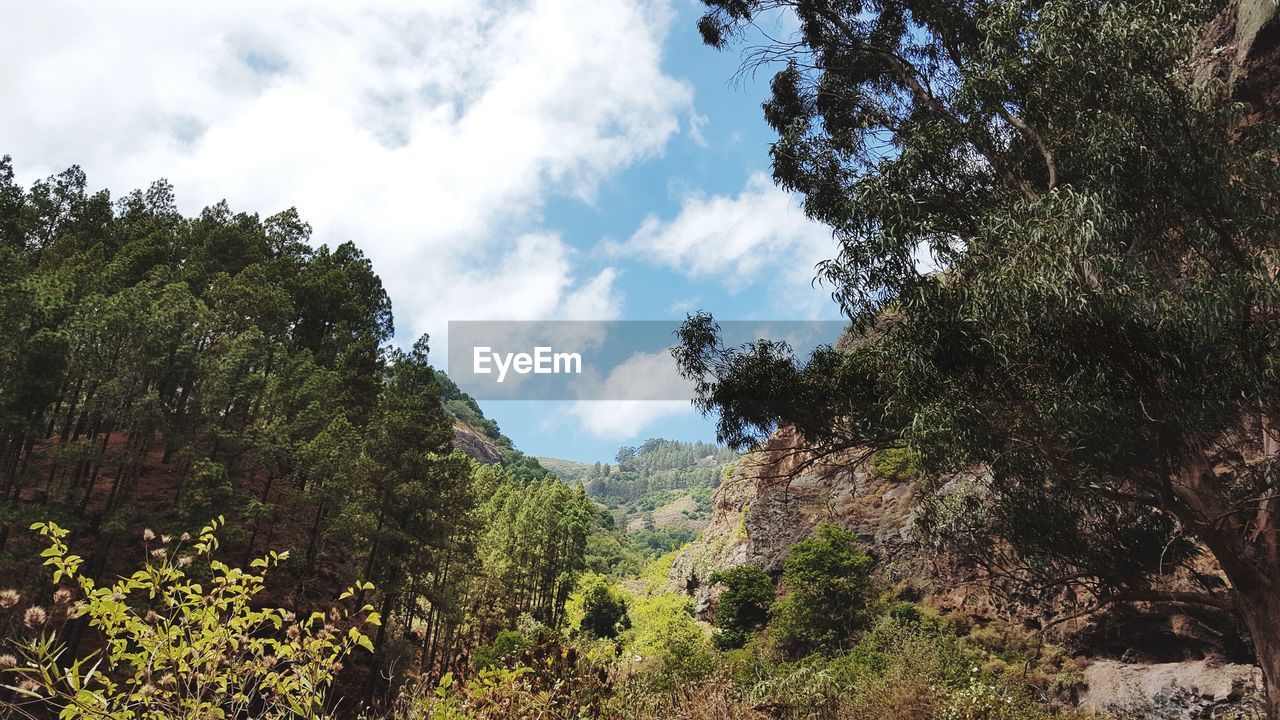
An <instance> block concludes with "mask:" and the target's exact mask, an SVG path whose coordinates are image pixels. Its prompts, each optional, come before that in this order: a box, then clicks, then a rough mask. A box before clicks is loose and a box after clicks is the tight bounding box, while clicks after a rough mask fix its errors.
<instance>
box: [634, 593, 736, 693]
mask: <svg viewBox="0 0 1280 720" xmlns="http://www.w3.org/2000/svg"><path fill="white" fill-rule="evenodd" d="M629 614H630V617H631V629H630V630H627V631H626V632H624V633H622V635H621V636H619V639H620V640H621V641H622V643H623V647H624V650H625V653H626V655H627V656H628V657H629V659H630V660H631V662H633V663H636V664H637V666H638V668H639V669H640V670H641V671H642V672H643V673H644V674H645V676H646V678H647V679H648V680H649V684H650V686H651V687H652V688H653V689H655V690H667V689H670V688H672V687H676V686H679V685H683V684H685V683H688V682H691V681H694V680H699V679H702V678H705V677H707V676H708V675H710V674H711V673H712V672H713V671H714V670H715V657H714V655H713V654H712V649H711V643H710V640H709V638H708V637H707V633H706V632H705V631H704V630H703V629H702V627H701V626H699V625H698V622H697V621H696V620H694V618H693V605H692V603H691V602H690V601H689V599H688V598H686V597H684V596H682V595H673V594H669V593H664V594H659V595H653V596H650V597H637V598H635V599H634V600H633V601H632V602H631V609H630V613H629Z"/></svg>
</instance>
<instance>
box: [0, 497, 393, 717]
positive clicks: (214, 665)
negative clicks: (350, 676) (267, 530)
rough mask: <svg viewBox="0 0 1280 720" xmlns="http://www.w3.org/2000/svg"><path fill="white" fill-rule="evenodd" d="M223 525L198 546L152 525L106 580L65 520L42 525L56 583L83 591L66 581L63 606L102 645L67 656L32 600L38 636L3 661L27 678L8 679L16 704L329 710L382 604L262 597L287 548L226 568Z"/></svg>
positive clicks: (66, 711)
mask: <svg viewBox="0 0 1280 720" xmlns="http://www.w3.org/2000/svg"><path fill="white" fill-rule="evenodd" d="M222 525H223V520H222V519H221V518H219V519H218V520H215V521H213V522H211V523H210V524H209V525H208V526H206V527H205V528H204V529H203V530H201V531H200V534H199V535H198V536H197V537H196V538H194V540H192V541H191V542H190V544H189V545H188V544H187V541H188V538H187V536H185V535H184V536H183V537H182V538H180V539H179V540H178V541H177V542H170V541H167V539H164V540H162V542H161V543H158V544H155V545H152V542H153V541H154V540H155V538H154V536H153V535H152V534H151V532H150V531H147V538H146V539H147V547H148V549H149V559H148V561H147V563H146V564H145V565H144V566H143V568H142V569H140V570H138V571H136V572H134V573H133V574H132V575H130V576H128V577H126V578H123V579H121V580H119V581H117V582H115V583H113V584H111V585H103V586H99V585H98V584H97V583H96V582H95V581H94V580H93V579H92V578H91V577H89V576H87V575H84V574H82V573H81V572H80V567H81V564H82V560H81V558H79V557H78V556H76V555H74V554H71V552H70V550H69V548H68V546H67V544H66V537H67V535H68V531H67V530H64V529H63V528H61V527H59V526H58V525H56V524H54V523H36V524H35V525H33V526H32V529H33V530H35V531H37V532H38V533H39V534H40V535H42V536H44V537H46V538H47V539H48V541H49V543H50V546H49V548H48V549H47V550H45V552H44V553H42V557H44V558H45V562H44V564H45V565H46V566H49V567H51V568H52V569H53V582H54V584H55V585H57V584H58V583H60V582H69V583H73V584H74V586H75V587H76V589H77V590H78V593H75V592H73V591H72V590H70V589H67V588H61V589H59V590H58V593H57V594H56V595H55V599H56V600H57V601H58V602H59V603H60V604H61V605H62V606H64V607H65V608H66V609H65V616H64V617H65V620H66V621H67V623H68V624H74V623H76V622H80V623H86V624H87V626H88V627H89V628H92V629H93V630H94V631H96V632H97V633H98V634H99V636H100V642H99V643H97V644H99V645H100V646H101V648H102V649H101V650H99V651H95V652H94V653H92V654H90V655H88V656H85V657H81V658H74V659H73V658H69V657H67V656H66V647H65V645H63V644H62V643H61V641H60V640H59V634H58V633H57V632H56V631H55V630H54V629H53V628H52V627H51V624H50V623H49V620H50V617H49V615H48V613H47V611H46V610H44V609H43V608H41V607H36V606H32V607H31V608H28V609H27V611H26V612H25V618H26V625H27V627H29V628H31V629H32V630H33V631H35V632H37V635H36V636H35V637H34V638H31V639H30V640H28V641H26V642H25V643H22V644H20V645H19V646H18V649H19V651H20V652H21V653H22V659H21V660H20V661H18V664H17V666H16V667H14V668H10V669H8V670H6V673H7V674H10V675H16V676H17V677H20V678H22V680H21V682H20V683H18V684H16V685H6V687H7V688H8V689H9V690H11V691H12V692H15V693H17V696H18V698H20V699H19V700H18V701H17V705H16V706H21V704H22V703H23V701H24V700H26V701H28V702H29V703H36V702H50V703H52V704H53V706H54V707H55V708H56V709H57V710H58V716H59V717H60V718H65V719H68V720H70V719H72V718H112V719H113V720H117V719H118V720H129V719H131V718H139V719H144V718H145V719H153V720H162V719H163V720H169V719H170V718H206V717H240V716H243V715H246V714H248V713H252V714H253V716H254V717H261V718H308V719H309V718H317V717H325V716H327V715H328V712H329V710H330V708H329V706H328V700H329V698H328V693H329V690H330V688H331V687H332V685H333V683H334V679H335V676H336V673H337V672H338V670H339V669H340V668H341V662H342V660H343V659H344V657H346V656H347V655H348V654H350V653H351V652H352V651H354V650H355V649H356V648H363V649H365V650H372V649H373V645H372V643H371V642H370V640H369V638H368V637H367V636H366V635H365V634H364V633H363V632H362V631H361V627H362V626H363V625H378V624H380V622H381V620H380V618H379V616H378V614H377V613H375V612H374V611H373V607H372V606H368V605H366V606H365V607H364V608H363V609H362V610H361V611H360V612H359V613H358V614H357V615H354V616H352V615H349V614H348V613H347V612H346V611H344V610H341V609H340V606H336V607H335V608H334V610H333V611H332V612H331V613H330V614H328V615H326V614H325V613H319V612H317V613H313V614H312V615H311V616H310V617H308V618H307V619H305V620H297V619H295V618H294V615H293V613H292V612H289V611H287V610H284V609H279V608H270V607H261V606H260V604H259V603H258V601H257V600H256V599H255V598H256V596H258V595H260V594H261V593H262V590H263V587H264V581H265V575H266V574H267V573H268V572H270V571H271V570H272V569H274V568H275V567H276V566H277V565H278V564H279V563H281V562H283V561H284V560H285V559H286V558H287V556H288V553H274V552H272V553H269V554H267V555H265V556H263V557H261V558H259V559H256V560H254V561H253V562H252V564H251V567H252V570H250V571H245V570H241V569H239V568H233V567H229V566H227V565H225V564H224V563H222V562H221V561H218V560H216V559H214V558H213V552H214V550H216V549H217V547H218V540H217V537H216V535H215V533H216V531H217V530H218V529H220V528H221V527H222ZM190 573H198V574H199V575H200V576H203V577H204V578H207V579H206V580H204V581H198V580H197V579H196V578H194V577H192V575H191V574H190ZM371 589H372V586H370V585H368V584H364V585H361V586H360V587H359V588H358V590H359V591H360V592H365V591H368V590H371ZM356 591H357V588H352V589H351V590H348V591H347V592H346V593H344V594H343V596H342V598H341V599H346V598H350V597H352V596H353V595H354V594H355V592H356ZM77 594H78V598H77V597H76V595H77ZM73 601H74V603H73ZM72 603H73V604H72Z"/></svg>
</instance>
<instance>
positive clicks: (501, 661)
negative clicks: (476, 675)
mask: <svg viewBox="0 0 1280 720" xmlns="http://www.w3.org/2000/svg"><path fill="white" fill-rule="evenodd" d="M533 645H534V643H533V640H531V639H529V638H528V637H526V636H525V635H524V634H523V633H521V632H520V631H518V630H502V631H501V632H499V633H498V636H497V637H495V638H494V639H493V642H491V643H489V644H488V645H481V646H480V647H478V648H476V650H475V653H474V654H472V656H471V664H472V665H474V666H475V667H476V669H477V670H483V669H485V668H492V667H498V666H503V665H508V664H510V662H511V661H512V660H514V659H515V658H517V657H519V655H520V653H521V652H523V651H525V650H528V649H529V648H531V647H533Z"/></svg>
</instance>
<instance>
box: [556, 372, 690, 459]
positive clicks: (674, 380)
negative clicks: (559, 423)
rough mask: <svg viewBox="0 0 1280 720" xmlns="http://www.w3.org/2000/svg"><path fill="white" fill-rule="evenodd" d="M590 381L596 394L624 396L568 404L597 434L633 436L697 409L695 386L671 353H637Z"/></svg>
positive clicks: (587, 428) (618, 437)
mask: <svg viewBox="0 0 1280 720" xmlns="http://www.w3.org/2000/svg"><path fill="white" fill-rule="evenodd" d="M585 385H586V387H588V389H589V394H590V396H591V397H593V398H620V399H617V400H579V401H576V402H574V403H572V404H570V405H568V406H567V408H566V412H567V413H568V415H569V416H570V417H571V418H573V419H574V420H575V421H576V422H577V424H578V426H579V427H580V428H581V429H582V430H583V431H585V432H587V433H589V434H591V435H594V436H596V437H600V438H608V439H616V440H623V439H627V438H632V437H636V436H638V435H640V433H641V432H642V431H643V430H644V429H645V428H646V427H649V426H650V425H653V424H654V423H656V422H657V421H659V420H664V419H667V418H671V417H676V416H688V415H692V414H693V413H694V409H693V406H692V405H691V404H690V403H689V400H688V399H687V398H691V397H693V386H692V384H691V383H690V382H689V381H688V380H687V379H685V378H683V377H681V375H680V371H679V369H678V368H677V367H676V362H675V359H674V358H673V357H672V356H671V353H670V352H666V351H659V352H637V353H635V354H633V355H631V357H629V358H627V359H626V360H625V361H623V362H621V363H619V364H618V365H617V366H616V367H614V368H612V369H611V370H610V371H609V374H608V376H607V377H605V378H604V379H603V380H597V379H594V378H591V379H588V382H587V383H586V384H585ZM636 398H649V399H636ZM671 398H686V399H681V400H673V399H671Z"/></svg>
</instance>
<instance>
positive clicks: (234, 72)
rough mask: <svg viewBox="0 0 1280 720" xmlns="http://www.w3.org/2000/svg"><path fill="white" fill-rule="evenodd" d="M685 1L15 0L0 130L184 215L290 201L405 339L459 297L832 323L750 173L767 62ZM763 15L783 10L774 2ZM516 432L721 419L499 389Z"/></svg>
mask: <svg viewBox="0 0 1280 720" xmlns="http://www.w3.org/2000/svg"><path fill="white" fill-rule="evenodd" d="M699 13H700V3H698V2H695V0H484V1H483V2H480V1H477V2H467V3H456V2H443V1H442V0H372V1H371V2H368V3H358V4H357V3H349V2H339V1H338V0H331V1H328V2H325V1H322V0H281V1H280V2H275V3H269V4H262V3H254V2H249V1H247V0H228V1H226V2H220V3H198V4H197V3H183V4H173V3H166V2H159V1H158V0H156V1H151V2H147V1H142V0H137V1H134V2H127V3H122V4H119V5H114V4H113V5H112V6H111V7H105V4H96V5H85V4H83V3H78V2H74V1H73V0H51V1H50V2H44V3H28V4H25V5H22V6H19V7H15V8H14V9H13V10H12V11H11V13H10V14H11V15H12V22H9V23H7V24H6V26H5V27H3V28H0V59H2V60H3V62H4V63H5V64H6V67H8V68H10V72H8V73H6V74H5V77H3V78H0V92H3V94H4V96H5V97H6V98H7V100H8V105H9V108H8V111H7V112H6V113H5V114H4V116H3V117H0V145H2V148H0V152H6V153H10V154H12V155H13V156H14V161H15V166H16V168H17V170H18V172H19V174H20V176H21V179H22V180H24V181H27V182H30V181H32V180H34V179H37V178H40V177H43V176H46V175H48V174H51V173H53V172H57V171H59V170H61V169H63V168H65V167H66V166H68V165H71V164H79V165H81V166H82V167H83V168H84V169H85V171H86V173H87V174H88V177H89V181H90V184H91V185H93V186H95V187H105V188H108V189H109V190H110V191H111V192H112V193H114V194H117V195H119V194H122V193H123V192H126V191H128V190H131V189H133V188H137V187H142V186H145V185H146V184H148V183H149V182H151V181H153V180H155V179H157V178H160V177H165V178H168V179H169V180H170V181H171V182H172V183H173V184H174V186H175V188H176V192H177V195H178V200H179V203H180V205H181V207H182V209H183V210H184V211H185V212H188V213H195V212H198V211H199V210H200V208H202V207H204V206H206V205H209V204H211V203H214V202H217V201H218V200H221V199H224V198H225V199H227V200H228V201H229V202H230V203H231V205H232V207H233V209H236V210H245V211H253V212H259V213H261V214H264V215H267V214H271V213H273V212H276V211H279V210H282V209H284V208H287V207H291V206H295V207H297V208H298V210H299V211H300V212H301V214H302V215H303V217H304V218H306V219H307V220H308V221H309V222H310V223H311V224H312V226H313V229H314V234H313V242H315V243H317V244H318V243H336V242H342V241H346V240H352V241H354V242H355V243H356V244H357V245H358V246H360V247H361V249H362V250H364V252H365V253H366V254H367V255H368V256H369V257H370V259H371V260H372V261H373V263H374V267H375V269H376V270H377V271H378V273H379V274H380V275H381V276H382V278H383V280H384V283H385V285H386V287H387V290H388V292H389V294H390V295H391V298H392V302H393V305H394V309H395V315H396V325H397V337H396V340H397V342H399V343H403V344H408V343H409V342H412V340H413V339H414V338H416V337H417V336H418V335H420V334H422V333H428V334H430V335H431V337H432V346H433V348H434V351H433V356H434V357H435V358H436V359H437V362H440V363H443V358H444V357H445V355H444V347H445V344H447V337H446V335H445V332H444V331H445V327H446V324H447V322H448V321H450V320H486V319H503V320H507V319H516V320H542V319H578V320H596V319H599V320H616V319H635V320H654V319H672V318H680V317H683V316H684V314H685V312H687V311H691V310H696V309H703V310H708V311H711V312H713V313H714V314H715V315H716V316H717V317H718V318H723V319H776V320H790V319H835V318H836V317H838V315H837V314H836V312H835V307H834V305H832V304H831V303H830V301H829V300H827V299H826V293H825V292H824V291H822V290H821V289H814V288H811V287H810V285H809V281H810V280H811V278H812V266H813V264H814V263H815V262H816V261H817V260H820V259H822V258H825V257H827V256H829V255H830V254H831V251H832V243H831V240H830V236H829V233H828V231H827V230H826V229H825V228H822V227H819V226H816V225H814V224H813V223H810V222H809V221H808V220H806V219H805V218H804V217H803V215H802V213H801V212H800V211H799V209H798V203H797V202H796V201H795V199H794V198H792V197H790V196H789V195H788V194H786V193H784V192H782V191H780V190H778V189H777V188H776V187H774V186H773V184H772V183H771V181H770V180H769V179H768V148H769V143H770V141H771V139H772V133H771V131H770V130H769V129H768V127H767V126H766V125H765V124H764V122H763V120H762V118H761V112H760V103H761V102H762V101H763V100H764V98H765V96H766V94H767V86H768V79H769V73H768V72H767V71H765V72H762V73H761V74H760V75H758V76H757V77H756V78H754V79H753V78H751V77H745V78H736V79H735V74H736V72H737V70H738V64H739V59H738V56H737V54H736V53H734V52H730V53H724V52H717V51H714V50H712V49H709V48H706V47H704V46H703V45H702V44H701V42H700V39H699V37H698V33H697V31H696V28H695V23H696V20H697V18H698V15H699ZM775 29H776V31H777V32H778V33H781V34H785V33H786V32H787V23H786V22H785V21H776V25H775ZM483 407H484V409H485V411H486V413H487V414H488V415H490V416H491V417H493V418H495V419H496V420H497V421H498V423H499V424H500V425H501V427H502V428H503V430H504V431H505V432H506V433H507V434H508V435H509V436H511V437H512V439H513V440H514V441H515V443H516V445H517V446H518V447H520V448H521V449H522V450H524V451H526V452H528V453H531V454H535V455H553V456H558V457H566V458H572V459H577V460H585V461H592V460H605V459H609V458H612V456H613V454H614V452H615V450H616V449H617V448H618V447H619V446H620V445H624V444H636V443H638V442H641V441H643V440H644V439H645V438H647V437H654V436H662V437H672V438H681V439H689V440H695V439H702V440H709V439H712V437H713V435H714V432H713V427H712V424H711V422H710V421H708V420H706V419H704V418H700V417H698V416H697V415H696V414H694V413H693V412H692V410H691V409H690V408H686V407H683V406H679V407H677V406H672V405H670V404H667V405H648V406H637V405H635V404H632V405H620V406H609V404H607V403H591V404H589V405H582V404H573V403H558V404H548V403H534V402H500V403H499V402H491V403H484V404H483Z"/></svg>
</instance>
